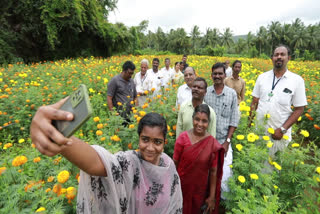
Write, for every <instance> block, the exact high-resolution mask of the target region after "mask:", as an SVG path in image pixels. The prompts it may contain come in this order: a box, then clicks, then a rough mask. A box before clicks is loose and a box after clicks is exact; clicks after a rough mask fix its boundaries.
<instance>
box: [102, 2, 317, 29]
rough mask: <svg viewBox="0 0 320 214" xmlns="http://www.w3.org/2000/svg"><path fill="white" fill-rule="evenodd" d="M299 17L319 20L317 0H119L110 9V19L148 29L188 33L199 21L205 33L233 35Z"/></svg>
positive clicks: (310, 21) (305, 22) (314, 22)
mask: <svg viewBox="0 0 320 214" xmlns="http://www.w3.org/2000/svg"><path fill="white" fill-rule="evenodd" d="M296 18H300V19H301V20H302V22H303V23H304V24H305V25H309V24H316V23H319V22H320V0H238V1H237V0H220V1H217V0H158V1H155V0H118V3H117V9H115V11H113V12H111V13H110V14H109V16H108V20H109V22H111V23H116V22H122V23H124V24H125V25H126V26H137V25H139V23H140V22H141V21H143V20H148V21H149V25H148V30H151V31H152V32H155V31H156V30H157V28H158V27H161V28H162V30H163V31H164V32H166V33H167V32H169V31H170V29H177V28H179V27H183V28H184V29H185V30H186V31H187V33H190V32H191V29H192V27H193V26H194V25H198V26H199V28H200V31H201V32H202V33H204V32H205V31H206V29H207V28H218V29H219V30H220V32H224V31H225V29H226V28H228V27H229V28H230V29H231V30H232V33H233V35H245V34H248V33H249V31H251V32H252V33H254V34H255V33H256V32H257V30H258V29H259V27H260V26H265V27H267V26H268V25H269V24H270V23H271V22H272V21H279V22H280V23H281V24H284V23H288V24H290V23H292V22H293V21H294V20H295V19H296Z"/></svg>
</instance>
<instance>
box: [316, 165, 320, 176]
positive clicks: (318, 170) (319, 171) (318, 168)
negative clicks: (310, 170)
mask: <svg viewBox="0 0 320 214" xmlns="http://www.w3.org/2000/svg"><path fill="white" fill-rule="evenodd" d="M316 172H317V173H318V174H320V166H318V167H317V168H316Z"/></svg>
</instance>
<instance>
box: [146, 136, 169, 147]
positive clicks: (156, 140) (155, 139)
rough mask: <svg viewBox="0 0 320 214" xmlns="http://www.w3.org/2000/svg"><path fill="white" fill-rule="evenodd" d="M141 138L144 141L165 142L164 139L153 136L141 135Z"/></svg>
mask: <svg viewBox="0 0 320 214" xmlns="http://www.w3.org/2000/svg"><path fill="white" fill-rule="evenodd" d="M140 138H141V140H142V141H143V142H144V143H149V142H150V141H152V142H153V143H154V144H156V145H161V144H163V143H164V140H163V139H159V138H151V137H147V136H141V137H140Z"/></svg>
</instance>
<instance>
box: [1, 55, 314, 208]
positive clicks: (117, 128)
mask: <svg viewBox="0 0 320 214" xmlns="http://www.w3.org/2000/svg"><path fill="white" fill-rule="evenodd" d="M153 57H155V56H151V55H148V56H114V57H111V58H107V59H103V58H93V57H92V58H78V59H67V60H61V61H55V62H42V63H35V64H30V65H25V64H21V63H17V64H14V65H9V66H8V67H2V68H0V156H1V158H0V213H34V212H39V213H75V207H76V194H77V185H78V181H79V179H81V178H79V169H78V168H77V167H75V166H73V165H72V164H70V163H69V162H68V161H67V160H66V159H65V158H63V157H60V156H55V157H46V156H43V155H41V154H40V153H39V152H38V151H37V150H36V149H35V148H34V145H33V144H32V142H31V140H30V138H29V126H30V123H31V120H32V117H33V115H34V114H35V112H36V110H37V108H38V107H40V106H41V105H48V104H52V103H55V102H56V101H58V100H60V99H61V98H63V97H66V96H67V95H69V94H70V93H71V92H72V91H73V90H75V89H76V88H77V87H78V86H79V84H85V85H86V86H87V88H88V89H89V95H90V101H91V104H92V108H93V115H92V117H91V118H90V119H89V121H88V122H87V123H86V124H85V125H83V126H82V127H81V128H80V130H79V131H78V132H77V133H76V134H75V135H76V136H77V137H79V138H81V139H83V140H84V141H86V142H88V143H89V144H100V145H102V146H104V147H105V148H106V149H108V150H110V151H111V152H116V151H119V150H128V149H137V148H138V135H137V124H138V121H139V120H140V119H141V117H143V116H144V115H145V114H146V113H148V112H151V111H154V112H158V113H162V114H163V115H164V116H165V118H166V119H167V123H168V128H169V131H168V136H167V141H166V146H165V152H166V153H168V154H169V155H171V156H172V154H173V148H174V142H175V138H176V136H175V125H176V120H177V108H176V106H175V99H176V92H177V88H178V87H179V86H178V85H172V86H171V87H169V88H167V89H166V90H164V91H163V93H162V95H158V96H156V97H152V96H151V95H148V96H149V97H148V98H147V102H146V103H145V104H144V105H143V106H142V107H136V108H135V109H133V115H132V121H133V122H132V124H130V125H129V126H128V127H123V126H122V125H121V124H122V122H123V121H122V118H121V117H120V116H118V115H117V114H116V113H115V112H109V111H108V108H107V105H106V103H107V102H106V99H107V94H106V92H107V83H108V81H109V80H110V79H111V78H112V77H113V76H115V75H116V74H118V73H120V72H121V66H122V63H123V62H124V61H126V60H132V61H133V62H134V63H135V65H136V66H137V69H136V72H137V71H139V68H140V61H141V60H142V59H143V58H147V59H148V60H149V62H151V61H152V58H153ZM157 57H159V58H160V67H163V66H164V59H165V58H166V57H170V59H171V65H173V64H174V62H176V61H180V60H181V56H175V55H174V56H171V55H170V56H157ZM224 60H226V58H223V57H222V58H220V57H208V56H189V57H188V63H189V65H190V66H193V67H194V68H195V70H196V73H197V75H198V76H201V77H204V78H206V79H207V81H208V84H209V85H211V84H212V80H211V78H210V74H211V71H210V70H211V66H212V65H213V64H214V63H215V62H218V61H224ZM233 60H235V58H231V59H230V61H231V62H232V61H233ZM239 60H241V61H242V62H243V64H242V72H241V73H240V76H241V77H243V78H244V79H245V81H246V86H247V90H246V100H245V102H242V103H241V106H240V110H241V120H240V124H239V127H238V129H237V131H236V133H235V134H234V137H233V139H232V145H233V152H234V162H233V165H232V166H231V167H232V169H233V178H232V179H230V182H229V186H230V190H231V191H230V192H229V193H227V194H226V197H227V198H228V200H227V201H226V202H224V203H225V204H224V205H225V206H226V209H227V211H229V212H231V213H319V212H320V211H319V204H320V191H319V190H320V186H319V185H320V151H319V149H318V147H319V146H320V105H319V103H320V62H319V61H315V62H295V61H290V62H289V64H288V68H289V70H291V71H293V72H296V73H298V74H300V75H301V76H302V77H303V78H304V79H305V83H306V93H307V99H308V107H307V108H305V112H304V114H303V115H302V116H301V118H299V122H298V123H297V124H295V125H294V126H293V131H294V133H293V140H292V142H291V143H290V144H289V146H288V149H287V150H285V151H284V152H282V153H281V154H280V155H279V156H277V157H276V158H275V159H271V158H270V157H268V147H272V139H271V138H270V136H269V135H268V134H266V133H265V132H264V131H263V130H262V129H259V128H257V129H256V128H248V127H247V123H248V121H247V119H248V114H249V110H250V109H249V105H250V103H251V96H250V94H251V92H252V89H253V86H254V84H255V80H256V78H257V76H258V75H259V74H261V73H262V72H263V71H267V70H270V69H272V62H271V60H262V59H249V58H240V59H239ZM267 119H268V115H266V120H267ZM269 132H272V130H269ZM266 161H269V163H270V165H271V170H270V172H269V173H262V171H263V170H264V169H265V162H266Z"/></svg>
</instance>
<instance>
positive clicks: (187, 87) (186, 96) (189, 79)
mask: <svg viewBox="0 0 320 214" xmlns="http://www.w3.org/2000/svg"><path fill="white" fill-rule="evenodd" d="M183 75H184V81H185V82H186V84H184V85H182V86H180V87H179V88H178V93H177V101H176V106H178V107H180V106H181V104H182V103H183V102H185V101H190V100H191V99H192V93H191V92H192V85H193V81H194V80H195V78H196V72H195V70H194V69H193V68H192V67H187V68H186V70H185V72H184V74H183Z"/></svg>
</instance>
